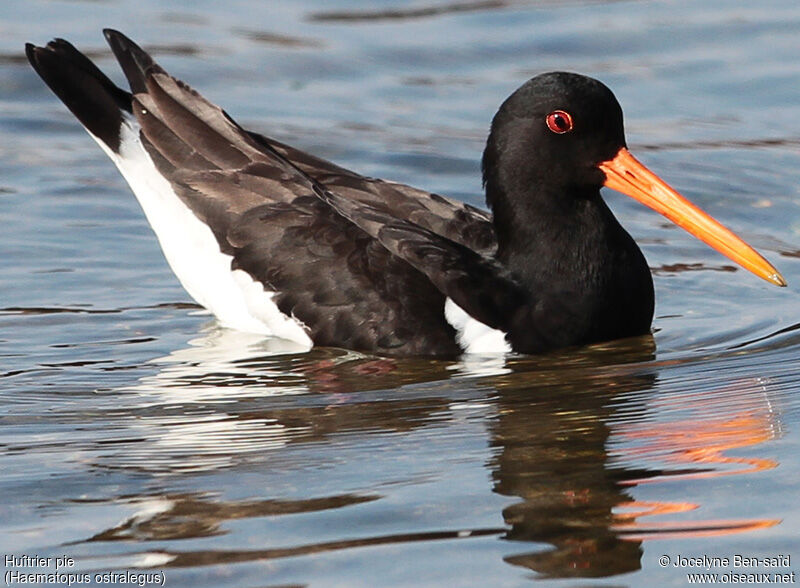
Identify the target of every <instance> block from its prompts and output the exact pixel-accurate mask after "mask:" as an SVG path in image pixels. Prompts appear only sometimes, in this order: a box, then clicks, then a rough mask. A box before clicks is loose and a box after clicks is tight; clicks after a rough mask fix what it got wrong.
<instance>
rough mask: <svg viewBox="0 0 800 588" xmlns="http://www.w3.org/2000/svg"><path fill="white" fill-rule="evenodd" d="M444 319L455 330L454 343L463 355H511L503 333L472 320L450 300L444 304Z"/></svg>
mask: <svg viewBox="0 0 800 588" xmlns="http://www.w3.org/2000/svg"><path fill="white" fill-rule="evenodd" d="M444 317H445V319H447V322H448V323H450V324H451V325H452V327H453V328H454V329H455V330H456V342H457V343H458V344H459V345H460V346H461V349H463V350H464V353H511V345H509V343H508V341H507V340H506V334H505V333H504V332H503V331H499V330H497V329H493V328H491V327H489V326H487V325H485V324H484V323H482V322H480V321H479V320H476V319H474V318H472V317H471V316H470V315H469V314H467V313H466V312H465V311H464V309H463V308H461V307H460V306H459V305H458V304H456V303H455V302H453V301H452V300H451V299H450V298H448V299H447V301H445V303H444Z"/></svg>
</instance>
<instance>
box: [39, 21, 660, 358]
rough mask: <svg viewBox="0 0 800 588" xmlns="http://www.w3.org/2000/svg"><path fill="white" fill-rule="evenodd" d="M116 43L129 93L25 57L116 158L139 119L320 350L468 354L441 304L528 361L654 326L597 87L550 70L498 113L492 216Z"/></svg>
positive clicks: (604, 98)
mask: <svg viewBox="0 0 800 588" xmlns="http://www.w3.org/2000/svg"><path fill="white" fill-rule="evenodd" d="M106 38H107V39H108V41H109V44H110V45H111V48H112V50H113V51H114V54H115V55H116V57H117V59H118V61H119V62H120V64H121V66H122V69H123V71H124V73H125V75H126V77H127V78H128V81H129V84H130V87H131V93H128V92H125V91H123V90H121V89H119V88H117V87H115V86H114V85H113V83H111V82H110V81H109V80H108V78H106V77H105V75H103V74H102V73H101V72H100V71H99V70H98V69H97V68H96V67H95V66H94V65H93V64H91V62H90V61H89V60H88V59H87V58H86V57H84V56H83V55H82V54H80V53H79V52H78V51H77V50H76V49H75V48H74V47H73V46H72V45H70V44H69V43H67V42H66V41H63V40H56V41H53V42H51V43H49V44H48V45H47V46H46V47H34V46H32V45H28V46H27V55H28V58H29V59H30V61H31V63H32V64H33V66H34V68H35V69H36V71H37V72H38V73H39V75H40V76H41V77H42V78H43V79H44V80H45V82H46V83H47V84H48V85H49V86H50V88H51V89H52V90H53V91H54V92H55V93H56V94H57V95H58V96H59V97H60V98H61V99H62V100H63V101H64V102H65V104H66V105H67V107H68V108H69V109H70V110H71V111H72V112H73V113H74V114H75V115H76V116H77V117H78V119H79V120H80V121H81V123H82V124H83V125H84V126H85V127H86V128H87V129H88V130H89V132H90V133H92V134H93V135H95V136H96V137H98V138H99V139H100V140H101V141H102V142H103V143H105V144H106V145H107V146H108V148H109V149H111V151H113V152H115V153H119V152H120V138H119V137H120V132H121V131H120V127H121V125H123V123H124V120H125V118H124V117H125V116H132V117H135V121H136V123H137V124H138V127H137V128H138V129H139V139H140V141H141V144H142V145H143V146H144V148H145V149H146V151H147V153H148V155H149V157H150V159H151V160H152V162H153V164H154V165H155V168H156V169H157V170H158V173H159V174H160V175H161V176H163V177H164V178H165V179H166V180H167V181H168V182H169V184H170V185H171V186H172V189H173V190H174V192H175V194H177V196H178V197H179V198H180V199H181V201H182V202H183V203H184V204H185V205H186V206H188V207H189V209H190V210H191V211H192V212H193V213H194V215H195V216H196V217H197V218H198V219H200V220H201V221H202V222H203V223H205V224H206V225H207V226H208V227H209V228H210V229H211V231H212V232H213V235H214V237H215V238H216V241H217V243H218V246H219V249H220V251H221V252H222V253H224V254H227V255H230V256H232V261H231V269H239V270H242V271H244V272H246V273H247V274H248V275H249V276H251V277H252V278H253V279H254V280H257V281H258V282H260V283H261V284H263V285H264V287H265V289H267V290H270V291H273V292H275V293H276V294H275V297H274V302H275V303H276V304H277V306H278V308H279V309H280V310H281V312H282V313H283V314H284V315H286V316H287V317H293V318H296V319H298V320H299V321H301V322H302V324H303V325H304V326H305V328H306V329H307V332H308V334H309V336H310V338H311V340H312V341H313V342H314V343H315V344H318V345H331V346H341V347H347V348H353V349H360V350H365V351H369V352H375V353H381V354H393V355H433V356H453V355H456V354H458V353H459V352H460V351H461V347H460V346H459V344H458V342H457V333H456V331H455V329H454V328H453V327H452V326H451V325H450V324H449V323H448V321H447V320H446V318H445V315H444V307H445V301H446V299H447V298H450V299H452V301H453V302H455V304H457V305H458V306H459V307H461V309H463V310H464V311H466V312H467V313H468V314H469V315H470V316H471V317H472V318H474V319H476V320H478V321H480V322H482V323H484V324H485V325H487V326H488V327H490V328H492V329H498V330H500V331H503V332H505V333H506V334H507V341H508V342H509V343H510V345H511V347H512V348H513V350H514V351H517V352H523V353H532V352H540V351H544V350H548V349H553V348H557V347H563V346H567V345H576V344H586V343H591V342H595V341H602V340H608V339H614V338H618V337H624V336H629V335H637V334H642V333H645V332H647V331H648V329H649V327H650V322H651V320H652V313H653V286H652V280H651V277H650V272H649V269H648V267H647V264H646V263H645V260H644V258H643V256H642V254H641V252H640V251H639V249H638V247H637V246H636V244H635V243H634V242H633V240H632V239H631V237H630V236H629V235H628V234H627V233H626V232H625V230H624V229H623V228H622V227H621V226H620V225H619V223H618V222H617V221H616V219H615V218H614V217H613V215H612V214H611V212H610V210H609V209H608V207H607V206H606V204H605V203H604V202H603V200H602V199H601V197H600V192H599V189H600V186H601V185H602V184H603V181H604V179H605V176H604V174H603V172H602V171H601V170H600V169H598V167H597V164H598V163H599V162H601V161H605V160H607V159H610V158H611V157H613V156H614V154H615V153H616V152H617V151H618V150H619V149H620V148H621V147H623V146H624V144H625V140H624V134H623V125H622V112H621V110H620V107H619V104H618V103H617V101H616V99H615V98H614V96H613V94H612V93H611V92H610V91H609V90H608V89H607V88H606V87H605V86H604V85H602V84H601V83H600V82H597V81H595V80H592V79H590V78H586V77H584V76H580V75H577V74H571V73H563V72H557V73H549V74H543V75H541V76H537V77H535V78H533V79H532V80H530V81H529V82H527V83H526V84H524V85H523V86H522V87H521V88H520V89H519V90H517V91H516V92H515V93H514V94H512V95H511V96H510V97H509V98H508V99H507V100H506V101H505V102H504V103H503V105H502V106H501V108H500V110H499V111H498V113H497V115H496V116H495V117H494V120H493V122H492V127H491V131H490V135H489V139H488V142H487V147H486V150H485V153H484V156H483V174H484V183H485V186H486V195H487V202H488V204H489V206H490V208H491V210H492V214H491V215H490V214H489V213H487V212H484V211H481V210H479V209H476V208H474V207H471V206H469V205H466V204H463V203H460V202H457V201H454V200H450V199H448V198H444V197H442V196H439V195H436V194H430V193H427V192H424V191H421V190H417V189H414V188H411V187H409V186H405V185H402V184H397V183H392V182H386V181H382V180H377V179H372V178H365V177H363V176H360V175H358V174H356V173H354V172H351V171H349V170H346V169H343V168H340V167H338V166H336V165H334V164H332V163H330V162H327V161H324V160H322V159H319V158H316V157H314V156H312V155H309V154H306V153H304V152H302V151H300V150H298V149H295V148H293V147H290V146H288V145H284V144H282V143H279V142H277V141H275V140H273V139H270V138H268V137H264V136H261V135H258V134H255V133H252V132H249V131H246V130H244V129H242V128H241V127H240V126H239V125H238V124H236V123H235V122H234V121H233V119H231V117H229V116H228V115H227V114H226V113H225V112H224V111H223V110H221V109H220V108H218V107H217V106H215V105H213V104H211V103H209V102H208V101H206V100H205V99H204V98H203V97H201V96H200V95H199V94H198V93H197V92H195V91H194V90H192V89H191V88H189V87H188V86H187V85H186V84H184V83H183V82H180V81H178V80H176V79H175V78H172V77H171V76H169V75H168V74H167V73H166V72H165V71H164V70H163V69H162V68H161V67H160V66H158V65H157V64H156V63H155V62H154V61H153V60H152V58H151V57H150V56H149V55H147V53H145V52H144V51H143V50H142V49H140V48H139V47H138V46H137V45H136V44H134V43H133V42H132V41H130V40H129V39H127V38H126V37H125V36H123V35H122V34H121V33H118V32H116V31H110V30H109V31H106ZM556 109H563V110H566V111H569V112H570V113H571V115H572V117H573V118H574V120H575V129H574V131H573V132H570V133H565V134H556V133H553V132H550V131H549V130H548V129H547V127H546V126H545V125H544V124H543V121H544V120H545V117H546V116H547V115H548V113H549V112H551V111H553V110H556ZM175 230H179V227H175Z"/></svg>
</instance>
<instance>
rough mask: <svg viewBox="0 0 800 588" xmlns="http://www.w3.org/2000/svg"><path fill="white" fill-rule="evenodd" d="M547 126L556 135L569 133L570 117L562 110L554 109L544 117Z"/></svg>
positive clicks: (570, 128)
mask: <svg viewBox="0 0 800 588" xmlns="http://www.w3.org/2000/svg"><path fill="white" fill-rule="evenodd" d="M545 121H546V122H547V128H548V129H550V130H551V131H553V132H554V133H556V134H558V135H563V134H564V133H569V132H570V131H571V130H572V117H571V116H570V114H569V112H566V111H564V110H554V111H553V112H551V113H550V114H548V115H547V118H545Z"/></svg>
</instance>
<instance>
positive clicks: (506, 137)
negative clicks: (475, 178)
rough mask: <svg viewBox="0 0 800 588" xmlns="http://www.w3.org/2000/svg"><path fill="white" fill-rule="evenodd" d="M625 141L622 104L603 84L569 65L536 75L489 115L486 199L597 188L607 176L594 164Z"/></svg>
mask: <svg viewBox="0 0 800 588" xmlns="http://www.w3.org/2000/svg"><path fill="white" fill-rule="evenodd" d="M624 146H625V134H624V129H623V124H622V109H621V108H620V106H619V103H618V102H617V99H616V98H615V97H614V94H612V92H611V90H609V89H608V88H607V87H606V86H605V85H604V84H602V83H601V82H598V81H597V80H594V79H592V78H588V77H586V76H582V75H579V74H574V73H567V72H551V73H546V74H542V75H539V76H536V77H535V78H532V79H530V80H528V81H527V82H525V83H524V84H523V85H522V86H521V87H520V88H519V89H518V90H517V91H516V92H514V93H513V94H511V96H509V97H508V99H506V101H505V102H504V103H503V104H502V106H500V109H499V110H498V112H497V114H496V115H495V117H494V120H493V121H492V128H491V132H490V133H489V139H488V141H487V144H486V150H485V151H484V154H483V180H484V183H485V184H486V188H487V200H488V203H489V205H490V206H492V207H494V204H495V202H493V199H494V198H493V197H497V196H500V194H504V195H506V194H509V193H510V192H515V193H526V194H529V195H531V196H533V195H534V194H535V193H536V192H550V193H554V194H559V195H563V197H565V198H567V197H569V195H570V194H596V193H597V188H599V187H600V186H601V185H602V184H603V182H604V180H605V174H604V173H603V172H602V171H601V170H600V169H598V167H597V164H598V163H600V162H602V161H606V160H609V159H611V158H613V157H614V156H615V155H616V154H617V152H618V151H619V149H620V147H624ZM534 187H535V188H536V189H535V190H533V188H534ZM548 188H550V189H549V190H548ZM542 196H546V194H542Z"/></svg>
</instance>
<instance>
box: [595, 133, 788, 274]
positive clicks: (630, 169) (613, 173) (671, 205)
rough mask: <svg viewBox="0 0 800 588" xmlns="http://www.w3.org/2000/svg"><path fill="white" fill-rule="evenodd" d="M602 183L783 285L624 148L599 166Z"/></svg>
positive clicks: (744, 246) (748, 251) (733, 238)
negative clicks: (603, 179) (602, 175)
mask: <svg viewBox="0 0 800 588" xmlns="http://www.w3.org/2000/svg"><path fill="white" fill-rule="evenodd" d="M598 167H599V168H600V169H601V170H603V171H604V172H605V174H606V182H605V185H606V186H608V187H609V188H611V189H613V190H617V191H618V192H622V193H623V194H625V195H627V196H630V197H631V198H634V199H636V200H638V201H639V202H641V203H642V204H644V205H645V206H649V207H650V208H652V209H653V210H655V211H656V212H659V213H661V214H663V215H664V216H665V217H667V218H668V219H669V220H671V221H672V222H674V223H675V224H676V225H678V226H679V227H681V228H683V229H685V230H687V231H689V232H690V233H691V234H692V235H694V236H695V237H697V238H698V239H700V240H701V241H703V242H705V243H707V244H708V245H710V246H711V247H713V248H714V249H716V250H717V251H719V252H720V253H722V254H723V255H725V256H726V257H728V258H730V259H731V260H733V261H735V262H736V263H738V264H739V265H741V266H742V267H743V268H745V269H747V270H750V271H751V272H753V273H754V274H755V275H757V276H758V277H759V278H763V279H765V280H767V281H768V282H771V283H773V284H777V285H778V286H785V285H786V281H785V280H784V279H783V276H781V274H780V273H779V272H778V270H776V269H775V268H774V267H772V265H771V264H770V263H769V262H768V261H767V260H766V259H764V258H763V257H761V255H759V253H758V252H757V251H756V250H755V249H753V248H752V247H750V246H749V245H748V244H747V243H745V242H744V241H742V240H741V239H740V238H739V237H737V236H736V235H734V234H733V233H732V232H731V231H730V230H728V229H726V228H725V227H724V226H722V225H721V224H719V223H718V222H717V221H715V220H714V219H713V218H711V217H710V216H709V215H708V214H706V213H705V212H703V211H702V210H700V209H699V208H697V207H696V206H695V205H694V204H692V203H691V202H689V201H688V200H686V198H684V197H683V196H681V195H680V194H678V193H677V192H676V191H675V190H673V189H672V188H670V187H669V186H668V185H667V183H666V182H664V180H662V179H661V178H659V177H658V176H657V175H656V174H654V173H653V172H651V171H650V170H649V169H647V168H646V167H645V166H644V165H643V164H642V163H640V162H639V161H638V160H637V159H636V158H635V157H634V156H633V155H631V153H630V151H628V150H627V149H625V148H624V147H623V148H621V149H620V150H619V152H618V153H617V155H616V156H615V157H614V159H610V160H609V161H604V162H602V163H600V164H599V165H598Z"/></svg>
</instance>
